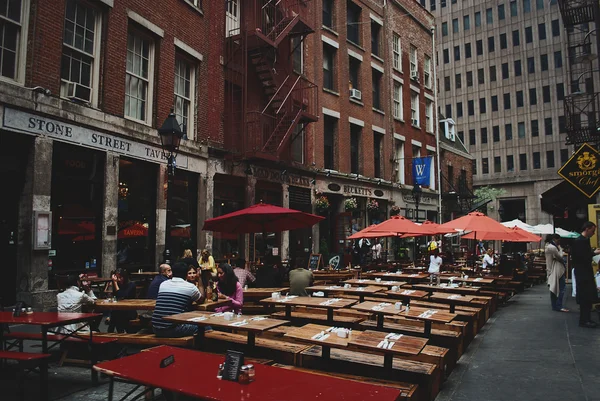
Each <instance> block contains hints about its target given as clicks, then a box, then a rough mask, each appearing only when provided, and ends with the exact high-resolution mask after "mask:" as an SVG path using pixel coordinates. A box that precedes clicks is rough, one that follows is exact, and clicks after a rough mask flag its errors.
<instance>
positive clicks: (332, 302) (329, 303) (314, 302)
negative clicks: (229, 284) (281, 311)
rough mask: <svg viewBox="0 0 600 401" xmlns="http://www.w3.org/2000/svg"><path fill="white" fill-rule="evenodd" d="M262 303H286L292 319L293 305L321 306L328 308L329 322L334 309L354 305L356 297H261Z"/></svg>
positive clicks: (286, 314) (286, 313)
mask: <svg viewBox="0 0 600 401" xmlns="http://www.w3.org/2000/svg"><path fill="white" fill-rule="evenodd" d="M260 302H262V303H264V304H268V305H284V306H285V317H286V318H287V319H290V318H291V317H292V306H306V307H310V308H321V309H327V322H328V323H333V311H334V310H335V309H341V308H346V307H348V306H351V305H354V304H355V303H356V302H357V301H356V299H343V298H321V297H296V296H288V297H282V298H279V299H274V298H266V299H261V301H260Z"/></svg>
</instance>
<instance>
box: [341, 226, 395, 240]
mask: <svg viewBox="0 0 600 401" xmlns="http://www.w3.org/2000/svg"><path fill="white" fill-rule="evenodd" d="M375 227H377V224H373V225H371V226H369V227H367V228H365V229H362V230H360V231H359V232H356V233H354V234H352V235H351V236H349V237H348V239H361V238H379V237H394V236H396V234H395V233H381V232H373V230H374V229H375Z"/></svg>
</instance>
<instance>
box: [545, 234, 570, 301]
mask: <svg viewBox="0 0 600 401" xmlns="http://www.w3.org/2000/svg"><path fill="white" fill-rule="evenodd" d="M544 254H545V255H546V273H547V275H548V287H549V288H550V302H551V303H552V310H553V311H556V312H568V311H569V310H568V309H566V308H563V298H564V296H565V272H566V271H567V269H566V268H565V264H564V263H565V262H564V260H563V251H562V249H560V235H558V234H550V235H548V237H546V248H545V249H544Z"/></svg>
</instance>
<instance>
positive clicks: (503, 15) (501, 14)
mask: <svg viewBox="0 0 600 401" xmlns="http://www.w3.org/2000/svg"><path fill="white" fill-rule="evenodd" d="M504 18H506V13H505V11H504V4H499V5H498V19H499V20H503V19H504Z"/></svg>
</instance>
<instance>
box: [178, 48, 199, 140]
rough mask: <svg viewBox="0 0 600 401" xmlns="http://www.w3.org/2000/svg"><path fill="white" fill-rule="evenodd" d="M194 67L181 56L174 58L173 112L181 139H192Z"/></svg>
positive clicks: (194, 97) (194, 98)
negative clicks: (179, 129) (179, 127)
mask: <svg viewBox="0 0 600 401" xmlns="http://www.w3.org/2000/svg"><path fill="white" fill-rule="evenodd" d="M195 75H196V68H195V66H194V64H193V63H191V62H189V61H188V60H186V59H185V58H184V57H182V56H177V57H176V58H175V87H174V88H175V94H174V95H175V100H174V106H173V109H174V112H175V116H176V117H177V122H178V123H179V125H180V126H181V131H183V139H194V114H195V113H194V110H195V100H196V96H195V92H194V90H195V86H196V85H195V83H196V77H195Z"/></svg>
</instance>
